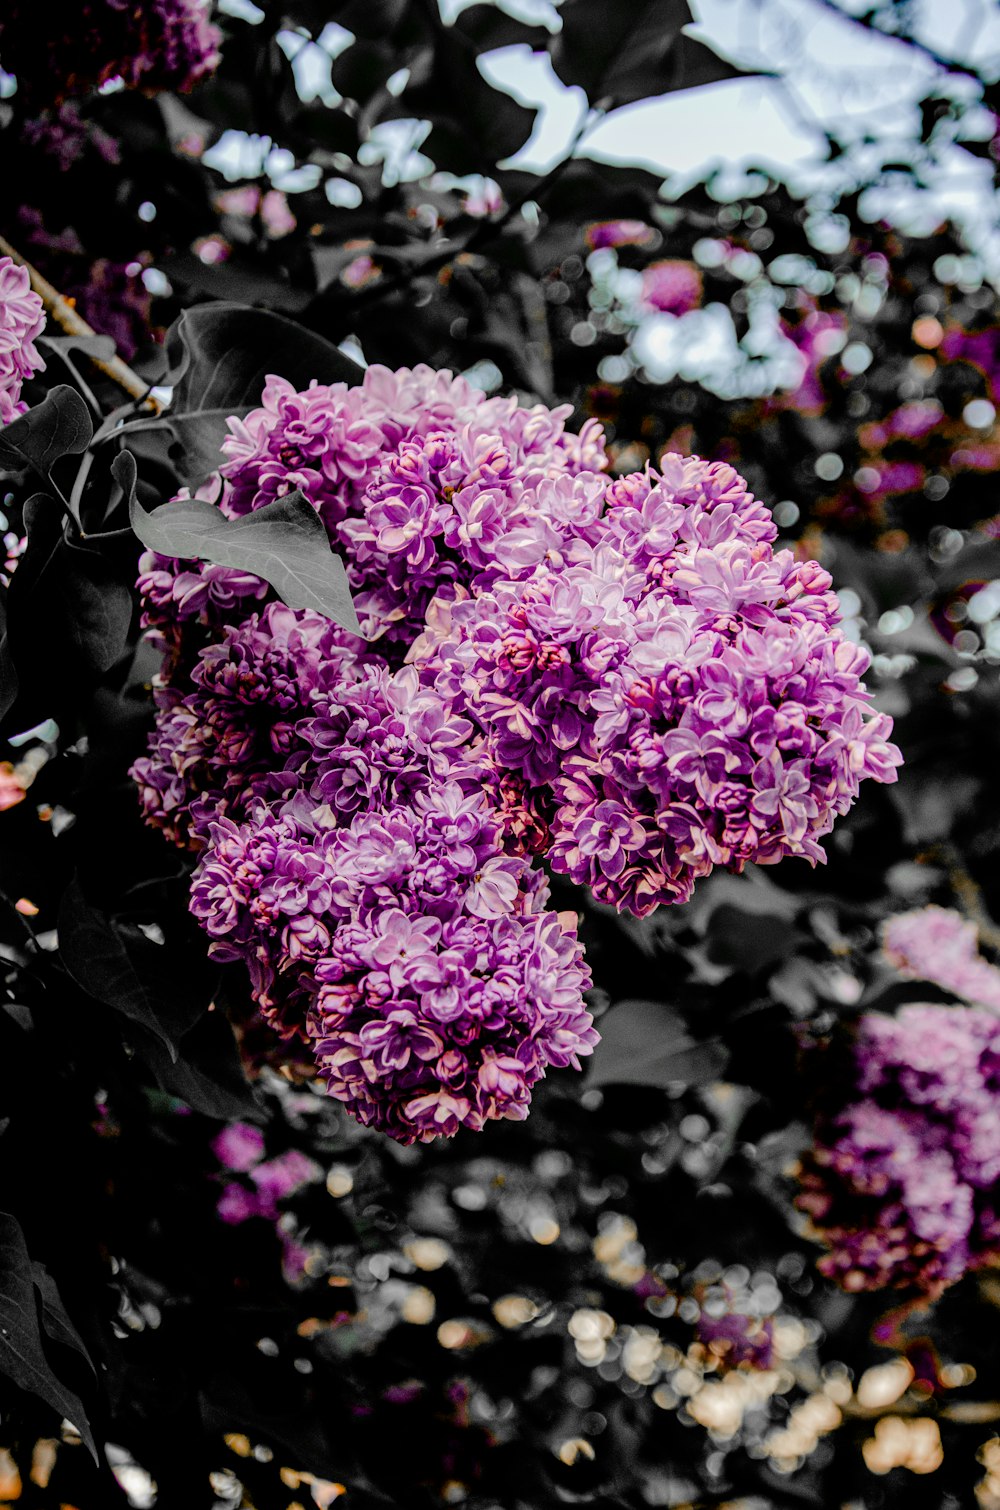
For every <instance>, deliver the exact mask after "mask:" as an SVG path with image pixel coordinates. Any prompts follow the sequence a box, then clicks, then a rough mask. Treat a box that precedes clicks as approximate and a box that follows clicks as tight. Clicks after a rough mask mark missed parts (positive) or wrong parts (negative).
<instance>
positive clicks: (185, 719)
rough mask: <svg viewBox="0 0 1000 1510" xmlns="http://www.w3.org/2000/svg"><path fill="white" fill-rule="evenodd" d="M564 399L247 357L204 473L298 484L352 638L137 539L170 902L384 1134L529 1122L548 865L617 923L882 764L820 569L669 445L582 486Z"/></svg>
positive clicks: (555, 976) (568, 957)
mask: <svg viewBox="0 0 1000 1510" xmlns="http://www.w3.org/2000/svg"><path fill="white" fill-rule="evenodd" d="M567 414H568V409H556V410H550V409H547V408H545V407H543V406H541V405H537V406H535V407H533V408H519V407H518V406H517V404H516V402H515V401H514V400H513V399H502V398H492V399H488V398H485V397H484V396H483V395H482V394H481V393H479V392H478V391H477V390H475V389H473V388H471V387H470V386H469V385H468V384H467V383H466V382H465V381H463V380H462V379H460V378H452V376H451V375H450V374H448V373H435V372H433V371H431V370H430V369H429V368H425V367H419V368H416V369H414V370H413V371H400V372H397V373H393V372H390V371H388V370H386V369H384V368H377V367H376V368H370V369H369V370H368V371H367V373H366V374H365V378H364V381H363V383H362V384H361V385H360V386H358V387H355V388H348V387H346V386H345V385H343V384H338V385H335V386H332V387H328V386H322V385H319V384H313V385H312V386H311V387H310V388H308V389H307V390H306V391H304V392H302V393H296V392H295V391H294V390H293V388H292V387H291V386H290V385H289V384H288V383H286V382H284V381H283V380H281V379H278V378H271V379H269V380H268V383H267V386H266V388H265V391H264V395H263V401H262V406H261V408H260V409H258V410H257V411H255V412H254V413H252V414H251V415H249V416H248V417H247V418H246V419H244V420H235V419H234V420H231V421H230V430H231V435H230V437H229V439H228V440H227V442H226V444H225V447H224V451H225V459H224V461H223V464H222V466H221V468H220V471H219V473H218V474H216V475H214V476H213V477H211V478H210V479H208V481H207V482H206V483H205V484H204V485H203V487H202V488H201V489H199V496H201V497H204V498H206V499H209V500H211V501H213V502H215V503H217V504H218V506H219V507H220V508H221V509H222V510H223V512H224V513H226V514H227V515H229V516H230V517H238V516H241V515H244V514H246V513H248V512H249V511H251V510H253V509H256V508H260V507H262V506H263V505H265V504H267V503H269V502H271V501H272V500H273V499H275V498H276V497H279V496H281V495H282V494H284V493H286V492H287V491H288V490H289V489H292V488H298V489H301V491H302V492H303V494H304V495H305V497H306V498H307V499H308V500H309V501H310V503H311V504H312V506H313V507H314V508H315V510H316V512H317V514H318V515H319V517H320V518H321V519H322V521H323V522H324V524H325V525H326V528H327V530H328V532H329V535H330V539H331V542H332V544H333V546H334V547H335V548H336V549H338V550H339V551H340V552H341V554H342V555H343V557H344V559H345V561H346V563H347V567H348V573H349V577H350V581H351V585H352V590H353V592H354V597H355V603H356V606H357V609H358V613H359V617H360V620H361V623H362V627H363V630H364V634H365V636H366V639H365V640H361V639H357V638H353V637H352V636H350V635H348V634H346V633H345V632H344V631H342V630H340V629H338V628H336V627H335V626H334V625H332V624H331V623H330V622H329V621H327V620H325V619H323V618H322V617H320V616H319V615H317V614H315V613H311V612H308V611H295V612H293V611H292V610H290V609H288V608H285V607H284V606H282V605H280V604H277V603H275V602H274V601H273V595H271V594H269V590H268V589H267V587H266V585H265V584H264V583H263V582H261V581H260V580H259V579H257V578H255V577H252V576H249V575H247V574H243V573H239V572H236V571H232V570H229V569H225V568H220V567H214V566H202V565H199V564H197V563H191V564H187V563H178V562H175V561H170V560H167V559H165V558H161V557H156V556H152V555H148V556H146V557H145V558H144V559H143V562H142V567H141V571H142V575H141V579H140V587H141V590H142V593H143V598H144V604H145V611H146V622H147V624H148V625H149V627H150V629H151V631H152V632H153V633H154V634H155V635H156V636H157V637H158V639H159V642H160V644H161V645H162V647H163V650H164V654H165V661H164V673H163V676H162V680H161V685H160V686H159V688H158V690H157V694H156V697H157V704H158V716H157V727H156V730H155V733H154V735H153V738H152V743H151V746H150V752H149V755H148V756H147V757H145V758H143V759H141V760H140V761H139V762H137V764H136V767H135V770H134V774H135V776H136V779H137V781H138V783H139V786H140V789H141V793H142V801H143V805H144V809H145V813H146V816H147V818H148V820H149V821H150V822H151V823H152V824H154V825H156V826H158V827H160V828H162V829H163V830H164V831H165V832H166V833H167V834H168V835H169V836H170V837H171V838H172V839H173V840H174V841H175V842H177V843H179V844H185V845H188V846H190V847H192V848H194V849H195V850H197V851H199V861H198V866H197V869H196V872H195V876H194V881H193V890H192V908H193V911H194V912H195V915H196V916H197V917H198V918H199V919H200V920H201V922H202V924H203V926H204V927H205V928H206V930H207V931H208V933H209V934H210V936H211V938H212V940H213V945H212V947H213V950H214V952H215V953H216V954H217V955H218V956H220V957H222V958H227V959H240V960H243V961H244V962H245V963H246V965H247V967H248V969H249V972H250V976H251V980H252V984H253V989H254V994H255V998H256V1000H257V1003H258V1005H259V1008H260V1011H261V1013H262V1014H263V1016H264V1017H265V1018H266V1019H267V1020H268V1021H270V1022H271V1023H272V1025H273V1026H274V1027H275V1029H276V1030H277V1031H279V1032H280V1033H282V1034H283V1035H285V1036H286V1037H287V1038H288V1039H289V1040H297V1041H298V1042H299V1044H300V1046H301V1047H302V1048H304V1049H307V1050H308V1051H309V1052H311V1054H312V1055H313V1056H314V1058H315V1061H316V1063H317V1065H318V1070H319V1073H320V1074H321V1075H322V1076H323V1077H324V1079H325V1081H326V1083H327V1085H328V1088H329V1090H330V1092H331V1094H332V1095H334V1096H335V1097H337V1098H339V1099H340V1100H342V1101H343V1102H344V1103H345V1104H346V1105H347V1107H348V1108H349V1109H350V1111H351V1112H352V1113H353V1114H354V1115H355V1116H357V1117H358V1118H359V1119H360V1120H361V1121H362V1122H365V1123H371V1124H374V1125H376V1126H378V1127H380V1128H383V1129H384V1130H386V1131H387V1132H389V1133H391V1134H392V1135H393V1136H394V1137H397V1138H400V1139H402V1140H405V1141H409V1140H412V1139H415V1138H419V1139H422V1140H426V1139H429V1138H432V1137H435V1136H438V1135H441V1134H444V1135H450V1134H451V1133H453V1132H455V1131H456V1130H457V1128H458V1127H459V1126H463V1125H464V1126H466V1127H472V1128H479V1127H482V1126H483V1124H484V1122H485V1121H487V1120H489V1119H491V1118H495V1117H499V1116H503V1117H523V1116H524V1115H525V1114H526V1110H527V1104H528V1101H529V1098H530V1092H531V1087H532V1086H533V1084H534V1083H535V1082H536V1081H537V1080H538V1078H539V1077H540V1076H541V1075H542V1074H543V1073H544V1071H545V1069H546V1068H547V1067H548V1066H550V1065H557V1066H563V1065H567V1064H572V1065H574V1066H577V1067H578V1065H579V1056H580V1055H581V1054H586V1053H589V1052H590V1050H591V1048H592V1046H593V1044H594V1042H595V1041H596V1034H595V1032H594V1030H593V1027H592V1025H591V1022H590V1018H589V1016H588V1014H587V1012H586V1009H585V1006H584V1003H583V992H584V990H585V989H586V987H587V985H588V984H589V976H588V974H587V971H586V967H585V965H584V963H583V960H582V954H581V949H580V945H579V942H578V940H577V938H576V932H575V918H574V917H572V916H567V915H565V914H556V913H554V912H552V911H551V910H549V909H548V891H547V886H546V881H545V877H544V874H543V872H542V870H541V869H540V865H541V863H542V862H543V861H544V862H545V863H547V864H548V865H549V866H550V867H551V868H552V869H554V870H556V871H559V872H562V873H564V874H566V875H568V876H570V877H571V878H572V879H573V880H574V881H576V882H580V883H584V884H586V885H588V886H589V887H591V888H592V890H593V891H594V893H595V894H596V895H597V896H598V897H600V898H601V899H602V900H604V901H606V902H609V903H611V904H612V905H613V906H615V907H618V908H625V909H629V910H631V911H633V912H636V913H640V914H641V913H646V912H648V911H650V910H651V909H652V908H653V907H655V906H656V905H658V904H659V903H662V902H671V901H676V900H680V899H683V898H685V897H687V896H688V895H689V894H690V891H691V887H692V885H693V883H694V880H695V879H696V878H697V877H698V876H701V875H705V874H707V873H708V872H709V871H710V870H711V869H712V868H713V866H715V865H725V866H728V867H730V868H732V869H735V870H739V869H741V868H742V867H743V866H744V865H745V864H746V863H747V862H748V861H751V860H754V861H757V862H758V863H773V862H775V861H777V860H779V859H780V858H782V857H783V856H784V855H801V856H804V857H805V858H807V859H808V860H810V861H812V862H815V861H817V860H821V859H822V858H823V855H822V850H821V849H820V847H819V844H818V839H819V837H820V836H821V835H823V834H825V833H826V832H828V830H829V829H830V827H831V826H832V824H833V821H834V818H835V816H836V815H837V814H838V813H842V812H844V811H845V810H846V809H847V808H848V807H849V806H850V804H851V802H852V801H853V799H854V797H855V796H856V795H857V791H858V786H859V782H860V781H861V780H862V779H863V778H864V777H866V776H872V777H874V778H875V779H877V780H884V781H886V780H893V779H895V767H896V765H897V764H898V762H899V755H898V752H897V751H896V750H895V749H894V747H893V746H892V745H890V744H889V743H888V742H887V740H888V735H889V732H890V725H889V721H888V720H887V719H886V718H884V717H883V716H881V715H878V714H873V713H872V712H871V710H870V709H869V707H868V705H867V701H866V696H865V693H864V691H863V689H862V686H861V683H860V680H859V677H860V674H861V672H862V671H863V670H864V669H865V661H864V657H863V655H862V653H861V652H860V651H859V650H858V648H857V647H856V646H854V645H852V644H850V643H849V642H847V641H845V640H844V639H843V638H842V636H841V635H840V633H839V631H838V628H837V605H836V599H835V597H834V595H833V594H832V592H831V591H830V579H829V577H828V576H827V574H826V573H825V572H823V571H822V570H821V569H820V568H819V567H818V566H816V564H815V563H798V562H796V561H795V560H794V558H793V557H792V555H791V553H789V552H788V551H780V552H775V551H774V550H773V540H774V536H775V529H774V525H773V523H772V522H771V519H770V515H769V514H768V513H767V511H766V510H765V509H764V508H763V507H762V506H761V505H760V504H759V503H757V502H756V501H755V500H754V499H753V498H752V497H751V496H750V495H749V494H748V492H747V490H746V487H745V485H744V483H743V482H742V479H741V478H739V477H738V475H737V474H736V473H735V472H734V471H733V470H732V469H731V468H730V467H728V466H724V465H716V464H709V463H705V462H703V461H700V460H698V459H697V458H694V457H691V458H687V459H682V458H681V457H679V456H670V457H667V458H666V459H665V460H664V462H663V465H662V470H661V471H660V472H652V471H649V472H646V473H644V474H641V475H639V474H636V475H634V476H631V477H626V478H620V479H618V480H615V481H612V480H611V479H609V478H608V477H607V476H606V475H605V472H604V467H605V465H606V459H605V454H604V448H603V438H602V435H601V432H600V429H599V427H598V426H597V425H596V424H594V423H590V424H588V425H587V426H585V428H584V430H583V431H582V433H581V434H580V435H573V434H570V433H568V432H567V431H566V430H565V420H566V417H567Z"/></svg>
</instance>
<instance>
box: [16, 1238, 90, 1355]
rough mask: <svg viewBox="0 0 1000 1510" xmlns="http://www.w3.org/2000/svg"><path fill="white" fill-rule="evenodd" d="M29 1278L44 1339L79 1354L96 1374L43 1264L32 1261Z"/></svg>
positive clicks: (52, 1280) (54, 1284) (53, 1281)
mask: <svg viewBox="0 0 1000 1510" xmlns="http://www.w3.org/2000/svg"><path fill="white" fill-rule="evenodd" d="M31 1278H32V1281H33V1283H34V1286H35V1289H36V1290H37V1291H38V1303H39V1306H40V1309H41V1318H42V1330H43V1331H44V1332H45V1335H46V1337H50V1338H51V1339H52V1341H53V1342H59V1343H61V1344H62V1345H63V1347H70V1348H72V1349H73V1351H74V1352H75V1353H79V1354H80V1357H81V1358H83V1359H84V1360H85V1361H86V1363H87V1364H88V1365H89V1367H90V1369H91V1372H93V1373H95V1374H96V1369H95V1368H94V1363H93V1359H92V1358H91V1356H90V1354H89V1353H88V1352H87V1349H86V1346H85V1344H84V1341H83V1338H82V1337H81V1336H80V1333H79V1332H78V1331H77V1329H76V1327H75V1326H74V1325H73V1323H72V1322H71V1321H70V1319H69V1316H68V1315H67V1314H66V1307H65V1306H64V1305H63V1303H62V1296H61V1295H60V1294H59V1289H58V1286H57V1285H56V1282H55V1280H54V1279H53V1278H52V1275H51V1274H50V1273H49V1271H48V1269H46V1267H45V1265H44V1264H40V1263H38V1262H37V1261H32V1265H31Z"/></svg>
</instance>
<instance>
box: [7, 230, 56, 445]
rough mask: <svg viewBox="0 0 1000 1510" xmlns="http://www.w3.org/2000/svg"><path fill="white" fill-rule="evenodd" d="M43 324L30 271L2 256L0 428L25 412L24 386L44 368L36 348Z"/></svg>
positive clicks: (42, 314) (40, 303)
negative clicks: (22, 395)
mask: <svg viewBox="0 0 1000 1510" xmlns="http://www.w3.org/2000/svg"><path fill="white" fill-rule="evenodd" d="M44 324H45V311H44V307H43V305H42V301H41V299H40V298H39V297H38V295H37V294H36V293H35V292H34V290H33V289H32V287H31V280H30V278H29V277H28V273H27V270H26V269H25V268H23V267H19V266H18V265H17V263H16V262H14V261H12V259H11V258H10V257H0V425H7V424H9V423H10V421H11V420H12V419H16V418H17V416H18V415H19V414H23V413H24V412H25V410H26V408H27V405H26V404H25V403H24V402H23V400H22V399H21V384H22V383H23V382H24V380H25V378H30V377H32V376H33V375H34V374H35V373H36V372H40V371H42V369H43V368H44V367H45V363H44V362H43V361H42V358H41V356H40V355H39V352H38V349H37V347H36V346H35V337H36V336H38V335H40V334H41V331H42V327H43V326H44Z"/></svg>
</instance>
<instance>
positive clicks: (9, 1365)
mask: <svg viewBox="0 0 1000 1510" xmlns="http://www.w3.org/2000/svg"><path fill="white" fill-rule="evenodd" d="M0 1369H2V1371H3V1372H4V1373H5V1374H6V1375H7V1377H8V1378H9V1379H12V1380H13V1382H14V1383H15V1384H16V1385H17V1386H18V1388H19V1389H24V1390H28V1391H29V1392H30V1393H31V1394H33V1395H37V1396H38V1398H39V1399H40V1400H44V1401H45V1403H46V1404H47V1405H51V1407H52V1409H53V1410H56V1411H58V1412H59V1415H60V1416H62V1417H64V1418H65V1419H66V1420H68V1421H71V1422H72V1424H73V1425H74V1426H75V1427H76V1429H77V1431H78V1432H79V1433H80V1436H81V1437H82V1438H83V1440H84V1442H86V1444H87V1447H88V1448H89V1449H90V1452H91V1453H92V1455H93V1458H94V1462H95V1463H96V1462H97V1461H98V1458H97V1446H96V1443H95V1442H94V1434H93V1432H92V1431H91V1429H90V1422H89V1421H88V1420H87V1413H86V1411H85V1410H84V1408H83V1402H82V1401H81V1400H80V1398H79V1396H77V1395H75V1394H74V1393H73V1391H72V1390H71V1389H67V1388H66V1386H65V1385H64V1384H61V1383H60V1381H59V1380H58V1379H57V1378H56V1376H55V1374H54V1373H53V1372H52V1368H51V1366H50V1364H49V1361H48V1359H47V1358H46V1356H45V1351H44V1348H43V1345H42V1333H41V1328H40V1327H39V1324H38V1307H37V1303H36V1300H35V1287H34V1284H33V1282H32V1264H31V1259H30V1258H29V1256H28V1249H27V1246H26V1244H25V1241H24V1233H23V1232H22V1231H21V1226H20V1223H19V1222H18V1221H17V1220H16V1219H15V1218H14V1217H13V1216H9V1215H8V1214H7V1213H6V1212H0Z"/></svg>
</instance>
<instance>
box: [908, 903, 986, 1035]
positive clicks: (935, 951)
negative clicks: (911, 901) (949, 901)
mask: <svg viewBox="0 0 1000 1510" xmlns="http://www.w3.org/2000/svg"><path fill="white" fill-rule="evenodd" d="M882 937H883V948H884V949H885V952H886V954H887V955H888V957H889V958H890V960H891V961H892V963H893V964H894V965H895V966H896V968H897V970H899V971H900V972H901V973H902V974H903V975H905V976H907V977H908V978H909V979H911V980H927V981H932V982H933V983H934V985H936V986H941V987H943V988H944V990H946V991H953V992H954V994H955V995H956V996H961V997H962V998H963V999H964V1000H965V1001H971V1002H973V1003H974V1004H975V1005H976V1006H981V1007H990V1008H992V1009H993V1011H1000V970H998V969H997V967H996V966H995V965H991V964H988V963H987V961H986V960H984V959H983V958H982V957H981V956H980V954H979V940H978V935H977V931H976V925H975V923H970V922H967V921H966V919H965V918H963V917H962V916H961V914H960V913H957V912H952V911H951V909H950V908H947V907H919V908H917V909H916V911H914V912H903V913H900V914H898V915H897V916H896V917H893V918H889V920H888V922H887V923H886V925H885V928H884V930H883V936H882Z"/></svg>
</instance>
